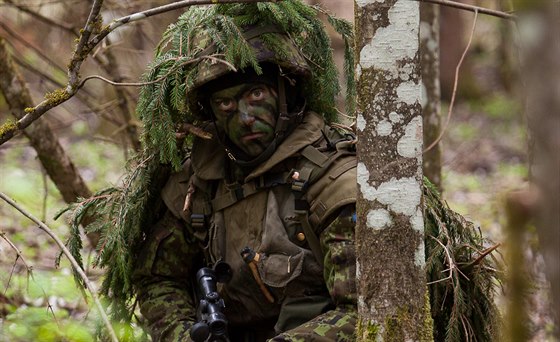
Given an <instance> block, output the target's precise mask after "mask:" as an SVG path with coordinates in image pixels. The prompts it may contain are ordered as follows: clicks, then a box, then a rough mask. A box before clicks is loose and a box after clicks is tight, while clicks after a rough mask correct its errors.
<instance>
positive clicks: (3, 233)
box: [0, 232, 33, 273]
mask: <svg viewBox="0 0 560 342" xmlns="http://www.w3.org/2000/svg"><path fill="white" fill-rule="evenodd" d="M0 238H2V239H4V240H5V241H6V242H7V243H8V245H10V247H12V249H13V250H14V251H15V252H16V254H17V258H16V261H17V259H21V262H22V263H23V265H24V266H25V268H26V270H27V273H31V272H33V266H30V265H29V264H28V263H27V261H25V258H24V257H23V254H22V253H21V251H20V250H19V248H17V246H16V245H15V244H14V243H13V242H12V241H10V239H8V237H7V236H6V233H5V232H0Z"/></svg>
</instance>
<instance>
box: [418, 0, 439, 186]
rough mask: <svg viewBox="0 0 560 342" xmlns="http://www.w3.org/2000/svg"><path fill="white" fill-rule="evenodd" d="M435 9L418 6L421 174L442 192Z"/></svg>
mask: <svg viewBox="0 0 560 342" xmlns="http://www.w3.org/2000/svg"><path fill="white" fill-rule="evenodd" d="M439 9H440V8H439V6H437V5H434V4H428V3H421V4H420V63H421V69H422V91H423V98H422V119H423V120H422V122H423V132H424V149H425V150H426V151H425V152H424V155H423V167H424V175H425V176H426V177H428V179H429V180H430V181H431V182H432V183H434V184H435V185H436V186H437V188H438V189H440V191H442V190H443V189H442V182H441V145H440V143H439V141H438V139H439V135H440V132H441V109H440V107H441V91H440V81H439V75H440V73H439V67H440V64H439V46H440V44H439V41H440V39H439V28H440V25H439V17H440V15H439V13H440V11H439Z"/></svg>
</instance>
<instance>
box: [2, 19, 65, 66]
mask: <svg viewBox="0 0 560 342" xmlns="http://www.w3.org/2000/svg"><path fill="white" fill-rule="evenodd" d="M0 27H1V28H2V29H3V30H4V31H6V33H8V34H9V35H10V36H12V37H14V38H15V39H17V40H18V41H19V42H21V43H23V44H24V45H26V46H29V47H30V48H31V50H33V51H34V52H35V53H36V54H37V55H39V57H41V58H42V59H43V60H44V61H45V62H47V63H48V64H50V65H51V66H53V67H54V68H55V69H57V70H60V71H62V72H66V70H64V69H63V68H62V67H61V66H59V65H58V64H57V63H56V62H55V61H54V60H52V58H50V57H49V56H47V55H46V54H44V53H43V51H41V49H39V48H38V47H37V46H35V45H34V44H32V43H31V42H30V41H28V40H27V39H25V38H24V37H23V36H21V35H20V34H18V33H17V32H16V31H15V30H12V28H11V27H9V26H8V25H7V24H6V23H3V22H2V21H0ZM12 46H13V44H12Z"/></svg>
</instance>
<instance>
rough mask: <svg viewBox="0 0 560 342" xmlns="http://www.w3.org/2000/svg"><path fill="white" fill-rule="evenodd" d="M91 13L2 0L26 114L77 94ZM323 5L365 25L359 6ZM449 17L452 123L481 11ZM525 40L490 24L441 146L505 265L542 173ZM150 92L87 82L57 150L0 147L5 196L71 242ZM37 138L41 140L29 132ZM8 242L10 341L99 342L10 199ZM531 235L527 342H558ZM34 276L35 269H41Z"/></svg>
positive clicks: (123, 43) (133, 69) (43, 2)
mask: <svg viewBox="0 0 560 342" xmlns="http://www.w3.org/2000/svg"><path fill="white" fill-rule="evenodd" d="M169 2H170V1H169V0H167V1H166V0H158V1H156V0H153V1H148V0H143V1H140V0H110V1H109V0H106V1H105V2H104V4H103V10H102V15H103V20H104V22H105V23H108V22H110V21H111V20H112V19H115V18H119V17H122V16H125V15H128V14H132V13H136V12H139V11H142V10H146V9H149V8H152V7H156V6H160V5H163V4H166V3H169ZM463 2H465V3H467V4H472V5H478V6H482V7H486V8H491V9H496V10H501V11H510V10H512V9H513V8H512V7H511V6H513V5H512V3H511V1H508V0H478V1H476V0H470V1H467V0H463ZM91 3H92V2H91V1H83V0H25V1H23V0H0V46H1V45H3V46H2V47H0V49H4V50H5V51H7V53H8V54H9V55H10V57H11V59H12V60H13V67H14V69H16V70H17V72H19V73H20V74H21V76H22V79H23V80H24V82H25V83H24V84H25V86H26V87H27V89H29V92H30V97H31V103H27V104H26V106H35V105H36V104H38V103H39V102H41V101H42V100H43V99H44V97H45V94H47V93H51V92H53V91H54V90H56V89H59V88H64V87H65V86H66V83H67V79H68V76H67V64H68V63H69V61H70V58H71V56H72V51H73V49H74V48H75V45H76V39H77V38H78V35H79V32H80V29H81V28H82V26H83V24H84V23H85V22H86V19H87V16H88V14H89V11H90V8H91ZM312 3H316V4H321V5H322V6H323V7H324V8H327V9H329V10H330V11H331V12H334V13H336V14H338V15H339V16H341V17H344V18H346V19H348V20H353V1H351V0H343V1H341V0H328V1H327V0H323V1H312ZM429 6H437V5H429ZM439 8H440V27H441V29H440V81H441V94H442V105H441V107H442V108H441V113H444V114H443V117H442V118H441V121H442V122H445V121H446V117H445V116H446V115H447V109H448V107H449V103H450V100H451V98H452V93H453V83H454V75H455V69H456V67H457V64H458V62H459V60H460V58H461V55H462V54H463V51H464V50H465V48H466V46H467V41H468V40H469V36H470V35H471V27H472V23H473V18H474V15H473V13H472V12H468V11H463V10H459V9H454V8H449V7H439ZM182 12H183V10H174V11H171V12H167V13H164V14H161V15H157V16H154V17H151V18H149V19H147V20H142V21H138V22H135V23H132V24H130V25H126V26H123V27H121V28H119V29H117V30H115V31H114V32H112V33H111V34H109V35H108V36H107V38H106V39H105V40H104V41H103V42H102V43H101V44H99V45H98V46H97V47H96V48H95V50H94V52H93V55H92V56H90V58H88V59H87V60H86V61H85V63H84V65H83V66H82V68H81V71H80V75H81V77H82V79H83V78H85V77H87V76H90V75H99V76H102V77H104V78H106V79H109V80H112V81H115V82H139V79H140V76H141V74H142V73H143V71H144V69H145V67H146V65H147V64H148V63H149V62H150V61H151V58H152V51H153V48H154V46H155V44H157V42H158V41H159V38H160V36H161V33H162V32H163V31H164V30H165V28H166V27H167V25H168V24H170V23H172V22H173V21H174V20H175V19H176V18H177V17H178V16H179V14H180V13H182ZM515 36H516V29H515V27H514V26H513V24H512V22H510V21H508V20H505V19H501V18H496V17H492V16H487V15H482V14H480V15H478V18H477V22H476V27H475V29H474V33H473V36H472V43H471V45H470V46H469V49H468V52H467V55H466V58H465V60H464V62H463V64H462V65H461V69H460V74H459V78H458V87H457V92H456V99H455V102H454V108H453V111H452V114H451V116H450V119H449V123H448V125H447V126H446V127H445V133H444V135H443V138H442V140H441V142H440V148H441V151H442V159H441V164H442V178H441V188H442V190H443V195H444V198H445V199H446V200H447V201H448V203H449V205H450V206H451V208H452V209H454V210H456V211H458V212H459V213H461V214H463V215H465V217H467V218H468V219H470V220H472V221H473V222H475V223H476V224H477V225H478V226H480V229H481V231H482V233H483V234H484V235H485V236H487V237H488V238H490V239H491V240H493V241H494V242H496V243H502V247H500V249H499V250H500V251H501V252H502V254H503V255H504V257H505V258H506V259H507V253H508V252H507V249H506V247H504V246H507V245H508V244H507V241H508V239H509V235H508V232H509V230H508V224H507V215H506V206H505V199H506V198H507V197H508V196H509V195H510V193H511V192H512V191H516V190H520V189H521V190H524V189H527V181H528V177H529V166H528V165H529V158H528V133H527V121H526V119H525V117H524V105H525V102H524V91H523V85H522V84H523V83H522V79H521V75H520V69H521V67H520V62H519V58H518V57H519V56H518V51H517V46H516V44H515V42H516V37H515ZM333 46H334V48H335V51H336V52H337V54H338V56H339V57H338V58H339V59H340V62H341V59H342V57H341V52H340V50H341V49H342V42H341V41H338V40H336V39H334V40H333ZM2 56H4V54H0V58H3V57H2ZM138 91H139V88H138V87H134V86H112V85H110V84H107V83H106V82H104V81H102V80H100V79H91V80H89V81H88V82H86V83H85V85H84V86H83V88H82V89H81V90H80V91H79V92H78V93H77V95H76V96H74V97H73V98H71V99H70V100H69V101H67V102H65V103H63V104H62V105H60V106H57V107H55V108H54V109H52V110H50V111H49V112H48V113H47V114H46V115H44V116H43V117H42V118H41V119H40V120H39V121H41V122H43V123H45V124H47V125H48V127H46V128H44V129H50V130H51V131H52V134H53V135H52V136H51V137H50V138H49V141H41V140H37V139H35V138H37V137H35V138H34V137H30V136H26V135H20V136H17V137H15V138H13V139H11V140H9V141H8V142H6V143H4V144H3V145H0V192H3V193H5V194H6V195H8V196H9V197H11V198H13V199H15V200H16V201H17V202H18V203H19V204H20V205H22V206H23V207H25V208H26V210H28V211H29V212H30V213H32V214H33V215H34V216H35V217H37V218H39V219H40V220H41V221H43V222H45V223H46V224H47V225H48V226H49V227H51V228H52V229H53V230H54V231H55V233H56V234H57V235H58V236H59V237H61V238H62V239H64V238H65V237H66V236H67V233H68V225H67V223H66V222H65V221H64V218H60V219H58V220H56V221H55V220H53V217H54V216H55V214H56V213H57V212H58V211H60V210H61V209H63V208H64V207H65V206H66V202H68V201H72V200H75V199H76V198H77V197H86V196H89V195H90V194H91V193H93V192H95V191H98V190H100V189H102V188H105V187H107V186H110V185H111V184H116V183H118V182H119V181H120V180H121V177H122V175H123V172H124V167H125V161H126V159H127V158H128V155H129V153H130V151H132V150H134V149H137V148H138V140H137V139H138V138H137V134H138V130H140V129H141V127H139V126H138V121H137V120H136V118H135V114H134V110H135V104H136V100H137V97H138ZM13 112H14V110H13V108H11V107H10V105H9V103H8V101H7V99H6V97H4V96H3V95H2V93H1V92H0V124H2V123H5V122H7V121H8V120H10V119H13V117H12V113H13ZM34 125H35V124H34ZM37 132H38V131H37ZM557 133H558V131H557ZM34 134H38V133H34V132H33V131H31V132H30V133H29V135H31V136H32V135H34ZM34 139H35V140H34ZM54 140H56V141H58V142H59V143H60V145H61V146H62V148H63V149H64V150H65V153H66V154H67V156H68V158H69V160H70V161H71V162H72V163H73V164H74V165H75V169H76V170H77V174H79V176H80V177H81V179H82V180H83V184H81V185H79V186H76V187H72V188H73V189H77V188H78V189H80V191H79V192H78V193H71V191H70V192H68V193H64V190H62V189H60V186H61V185H59V186H58V187H57V186H55V184H54V183H53V181H52V180H51V178H50V177H49V176H48V171H47V170H46V169H45V160H48V158H49V155H48V152H47V155H45V156H42V157H40V158H39V157H38V152H37V147H38V146H39V147H40V146H43V147H45V148H46V147H48V145H49V144H52V143H54V142H55V141H54ZM59 182H61V183H62V184H64V183H65V182H66V181H65V180H64V179H63V180H60V181H59ZM559 191H560V189H559ZM559 210H560V208H559ZM0 234H1V235H0V341H62V340H64V341H92V340H94V336H95V326H96V324H98V323H97V320H98V314H97V312H96V310H95V309H93V304H92V302H91V301H88V302H86V301H85V300H84V299H83V297H82V294H81V292H80V290H79V289H78V287H77V286H76V285H75V283H74V280H73V277H72V276H71V271H70V265H69V263H68V262H67V260H66V259H65V258H64V257H63V258H62V259H61V263H60V266H58V267H55V259H56V257H57V255H58V253H59V251H60V250H59V248H58V247H57V246H56V245H55V244H54V242H53V241H52V239H51V238H50V237H49V236H47V235H46V234H44V233H43V232H42V231H40V230H39V229H38V228H37V225H36V224H35V223H33V222H31V221H30V220H28V219H26V218H25V217H23V216H22V215H21V214H20V213H18V212H17V211H16V210H15V209H14V208H13V207H11V206H10V205H8V204H7V203H6V202H4V201H0ZM519 236H520V237H519V239H518V241H520V242H521V243H516V245H515V247H516V248H517V250H518V251H520V252H521V256H522V259H520V260H522V262H521V263H520V264H518V265H515V271H516V272H521V274H522V275H523V277H522V278H523V282H524V285H523V289H524V290H523V291H524V292H523V293H525V294H526V297H525V299H524V300H523V301H522V303H523V304H522V305H523V306H522V307H523V310H524V312H525V313H526V314H527V319H528V329H529V330H528V334H529V335H528V340H532V341H554V340H555V339H554V336H553V335H554V329H555V327H554V324H553V320H552V314H551V312H550V306H549V304H550V302H551V298H550V292H549V285H548V282H547V281H546V278H545V276H544V261H543V257H542V256H541V254H540V253H539V249H538V238H537V234H536V230H535V228H534V227H533V226H531V225H529V226H527V227H525V228H524V230H523V234H521V235H519ZM12 244H13V245H15V246H17V248H18V249H19V250H20V251H21V255H18V254H17V253H16V251H15V249H14V248H13V246H12ZM510 245H511V243H510ZM87 251H88V248H87V247H86V252H87ZM89 251H90V252H89V253H90V254H89V256H88V255H87V253H86V254H85V255H84V258H85V259H86V260H88V259H91V257H92V253H94V252H93V250H91V248H89ZM31 267H32V269H33V271H32V273H30V272H28V271H29V268H31ZM87 274H88V276H89V277H90V279H93V280H99V278H100V277H101V275H102V271H100V270H98V269H95V268H91V267H88V269H87ZM507 291H508V288H507V286H506V287H505V288H504V291H503V292H502V293H500V294H499V296H498V300H499V301H500V303H501V305H502V306H501V307H502V308H504V312H505V311H506V307H507V305H506V302H507V295H508V292H507ZM556 329H557V328H556Z"/></svg>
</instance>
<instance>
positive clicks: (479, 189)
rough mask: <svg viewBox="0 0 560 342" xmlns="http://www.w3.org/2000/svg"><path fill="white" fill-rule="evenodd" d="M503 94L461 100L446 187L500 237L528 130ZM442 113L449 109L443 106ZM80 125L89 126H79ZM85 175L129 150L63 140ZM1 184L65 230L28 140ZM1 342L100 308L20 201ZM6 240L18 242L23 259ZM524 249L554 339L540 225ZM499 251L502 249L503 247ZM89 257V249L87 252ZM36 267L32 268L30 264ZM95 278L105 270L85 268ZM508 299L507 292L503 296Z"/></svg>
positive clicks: (534, 311)
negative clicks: (473, 102) (24, 214)
mask: <svg viewBox="0 0 560 342" xmlns="http://www.w3.org/2000/svg"><path fill="white" fill-rule="evenodd" d="M512 106H513V105H512V103H511V101H509V99H508V98H507V97H505V96H501V95H497V96H493V97H490V98H489V99H487V100H485V101H484V102H483V103H482V104H478V105H476V106H473V105H469V104H468V103H466V102H463V103H458V104H457V105H456V107H455V110H454V113H453V116H452V118H451V121H450V124H449V127H448V129H447V133H446V135H445V138H444V139H443V141H442V149H443V193H444V198H445V199H446V200H447V201H448V203H449V205H450V206H451V208H452V209H454V210H456V211H458V212H459V213H461V214H463V215H464V216H465V217H467V218H468V219H469V220H471V221H473V222H474V223H475V224H476V225H479V226H480V227H481V230H482V232H483V234H484V235H485V236H486V237H488V238H489V239H491V240H493V241H495V242H504V241H505V240H506V237H507V227H505V215H504V205H503V200H504V197H505V196H506V195H507V194H508V193H509V192H510V191H512V190H515V189H520V188H523V187H525V186H526V181H527V174H528V170H527V166H526V165H527V157H526V152H525V151H526V133H525V132H526V130H525V126H524V122H523V119H522V117H521V115H520V114H519V113H520V110H519V108H514V107H512ZM443 112H444V113H445V112H446V109H445V108H444V110H443ZM77 125H78V126H77V127H73V129H74V130H80V129H84V128H83V127H80V126H79V123H78V124H77ZM64 143H65V145H66V147H67V148H68V149H69V152H70V154H71V156H72V157H73V158H75V161H76V163H77V165H78V167H79V169H80V171H81V173H82V175H84V177H85V178H86V181H87V182H88V184H90V186H91V187H92V189H93V190H94V191H95V190H99V189H101V188H103V187H106V186H108V185H111V184H114V183H117V182H118V180H119V177H120V175H121V173H122V167H121V165H123V161H124V156H123V155H122V152H120V150H119V148H117V147H116V146H114V145H111V144H109V143H106V142H103V141H97V140H93V139H91V137H89V138H87V139H83V140H80V141H70V140H65V141H64ZM0 165H1V167H0V191H2V192H4V193H6V194H8V195H9V196H11V197H12V198H15V199H16V200H17V201H18V203H20V204H21V205H23V206H24V207H25V208H26V209H27V210H28V211H29V212H31V213H32V214H34V215H35V216H37V217H38V218H39V219H41V220H43V221H44V222H46V223H47V225H49V227H51V228H52V229H54V230H55V232H56V233H57V234H58V235H59V236H60V237H65V236H66V235H67V233H68V228H67V225H66V223H65V222H64V220H63V219H59V220H58V221H53V219H52V218H53V216H54V215H55V213H56V212H57V211H59V210H60V209H62V208H64V204H63V203H62V202H60V201H57V200H55V198H56V197H58V195H57V193H56V189H54V186H53V185H52V183H51V182H50V181H46V179H45V176H44V175H43V173H42V171H41V168H40V166H39V164H38V162H37V160H36V159H35V154H34V151H33V150H32V149H31V148H29V147H28V146H26V144H25V142H24V141H23V140H21V139H19V140H16V141H15V142H13V143H10V148H2V149H0ZM0 217H1V221H0V232H1V233H2V234H3V235H2V236H1V237H0V341H60V340H65V341H93V340H94V332H95V327H96V320H97V314H96V310H95V309H93V307H92V304H91V300H90V301H89V302H88V303H86V302H85V301H84V300H83V298H82V296H81V292H80V291H79V290H78V288H77V287H76V285H75V283H74V280H73V277H72V275H71V271H70V266H69V264H68V262H67V261H65V260H64V258H63V259H62V262H61V264H60V266H59V267H55V259H56V257H57V255H58V253H59V248H58V247H57V246H56V245H55V244H54V243H53V242H52V240H51V239H50V238H49V237H48V236H46V235H45V234H44V233H43V232H42V231H40V230H39V229H38V228H37V227H36V226H34V224H33V223H31V222H30V221H28V220H26V219H24V218H23V217H22V216H21V214H19V213H17V212H16V211H15V210H14V208H12V207H10V206H8V205H7V204H6V203H4V202H2V203H0ZM4 237H5V238H7V239H9V240H10V241H11V242H13V243H14V244H15V245H16V246H17V247H18V248H19V249H20V250H21V253H22V255H23V258H24V260H22V259H21V258H18V257H17V255H16V253H15V252H14V250H13V249H12V248H11V247H10V246H9V245H8V242H7V240H5V239H2V238H4ZM526 237H527V244H526V246H525V247H523V248H524V251H525V256H526V261H527V265H531V267H530V268H529V269H528V271H527V275H528V277H529V278H532V279H534V281H533V283H532V287H531V290H530V296H529V300H528V304H527V305H528V306H527V310H529V312H530V320H531V323H530V329H531V336H532V338H531V340H532V341H553V339H552V338H551V337H550V333H551V330H552V328H553V326H552V323H551V320H550V315H549V313H548V311H547V309H546V306H547V303H548V293H547V285H546V281H545V280H544V279H543V276H542V267H543V265H542V258H540V256H539V254H538V253H537V252H536V251H537V241H536V237H535V234H534V232H532V231H529V232H528V233H527V236H526ZM501 252H502V254H504V253H503V252H504V251H503V248H502V251H501ZM85 254H86V255H85V259H86V260H89V259H91V253H90V255H89V257H88V255H87V254H88V252H87V251H86V252H85ZM24 261H25V263H27V264H28V265H30V266H32V267H33V272H32V276H30V275H29V274H28V273H27V271H26V266H25V263H24ZM88 271H89V275H90V277H92V278H93V279H99V277H100V275H101V273H102V272H101V271H100V270H97V269H92V268H88ZM498 300H499V301H500V303H501V304H500V305H501V306H502V307H505V303H506V296H504V295H502V294H500V296H498Z"/></svg>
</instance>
